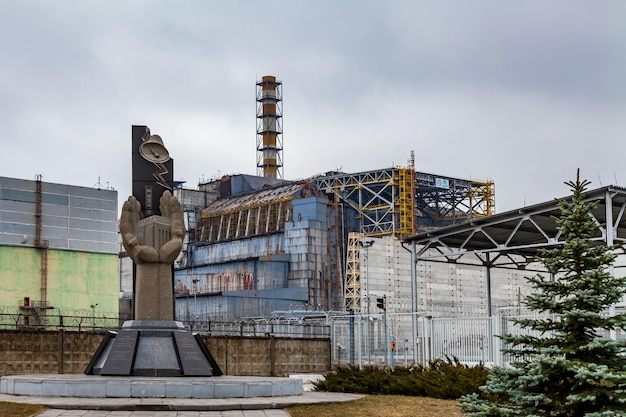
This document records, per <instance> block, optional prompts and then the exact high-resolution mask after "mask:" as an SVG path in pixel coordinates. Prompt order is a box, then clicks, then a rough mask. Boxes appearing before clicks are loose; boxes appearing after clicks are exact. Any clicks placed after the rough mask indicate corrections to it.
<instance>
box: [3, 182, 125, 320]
mask: <svg viewBox="0 0 626 417" xmlns="http://www.w3.org/2000/svg"><path fill="white" fill-rule="evenodd" d="M118 294H119V247H118V243H117V191H114V190H106V189H98V188H87V187H77V186H72V185H62V184H53V183H47V182H43V181H42V180H41V178H40V177H38V178H37V179H35V180H34V181H29V180H23V179H15V178H7V177H0V308H1V309H2V310H1V312H2V318H1V319H2V322H3V323H4V324H7V323H5V322H14V324H15V325H16V326H20V325H30V326H35V325H46V324H49V323H48V322H49V321H54V322H55V324H56V323H57V321H58V317H60V316H66V317H79V316H87V317H92V318H93V317H94V316H96V317H117V316H118V315H119V300H118ZM53 317H54V319H53Z"/></svg>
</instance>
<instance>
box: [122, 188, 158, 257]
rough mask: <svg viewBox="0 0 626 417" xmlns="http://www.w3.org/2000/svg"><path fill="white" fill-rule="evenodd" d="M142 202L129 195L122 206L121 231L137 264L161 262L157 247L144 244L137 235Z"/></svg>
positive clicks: (126, 247) (127, 249) (127, 251)
mask: <svg viewBox="0 0 626 417" xmlns="http://www.w3.org/2000/svg"><path fill="white" fill-rule="evenodd" d="M142 217H143V216H142V213H141V203H139V201H137V199H136V198H135V197H133V196H130V197H128V200H126V201H125V202H124V205H123V206H122V215H121V217H120V233H121V234H122V244H123V245H124V249H126V253H127V254H128V256H130V258H131V259H132V260H133V261H134V262H135V263H137V264H140V263H147V262H159V254H158V252H157V250H156V249H155V248H153V247H152V246H148V245H142V244H141V243H140V242H139V239H137V236H135V233H134V232H135V225H136V224H137V222H138V221H139V220H141V218H142Z"/></svg>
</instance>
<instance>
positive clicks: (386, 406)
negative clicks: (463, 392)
mask: <svg viewBox="0 0 626 417" xmlns="http://www.w3.org/2000/svg"><path fill="white" fill-rule="evenodd" d="M285 411H286V412H287V413H289V415H291V417H319V416H324V417H346V416H359V417H370V416H371V417H381V416H385V417H463V416H464V414H463V413H462V412H461V411H460V410H459V407H458V405H457V401H456V400H438V399H434V398H427V397H406V396H402V395H365V396H364V397H363V398H361V399H358V400H354V401H349V402H345V403H331V404H313V405H299V406H296V407H289V408H286V409H285Z"/></svg>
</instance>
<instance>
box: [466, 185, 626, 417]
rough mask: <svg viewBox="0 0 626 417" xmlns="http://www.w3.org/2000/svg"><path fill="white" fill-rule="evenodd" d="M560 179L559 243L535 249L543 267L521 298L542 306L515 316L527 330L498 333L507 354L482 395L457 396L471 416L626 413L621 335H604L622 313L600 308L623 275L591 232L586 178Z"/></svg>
mask: <svg viewBox="0 0 626 417" xmlns="http://www.w3.org/2000/svg"><path fill="white" fill-rule="evenodd" d="M565 184H566V185H568V186H569V187H571V190H572V193H573V195H572V198H571V200H570V199H564V200H558V206H559V209H560V216H559V217H558V218H557V219H556V222H557V227H558V229H559V230H560V232H561V235H562V237H563V239H564V241H563V244H562V245H561V246H559V247H557V248H554V249H549V250H542V251H541V252H540V253H539V258H540V260H541V262H542V264H543V265H544V266H545V267H546V268H547V270H548V272H549V274H546V275H540V274H538V275H536V276H532V277H528V278H527V279H528V280H529V281H530V283H531V284H532V286H533V288H534V290H535V291H534V293H533V294H531V295H529V296H528V297H526V298H525V300H524V305H525V306H526V307H528V308H529V309H530V310H532V311H534V312H536V313H544V314H541V316H538V315H537V316H536V318H532V319H518V320H514V321H515V322H516V323H518V324H519V325H520V327H521V328H523V329H526V330H530V331H532V332H528V333H531V334H529V335H520V334H517V335H514V334H506V335H503V336H501V338H502V340H503V341H504V342H505V343H506V344H508V346H509V347H510V348H509V349H507V350H505V351H506V352H507V353H509V354H511V355H512V357H513V360H512V362H511V363H510V366H506V367H495V368H494V369H493V370H492V373H491V375H490V377H489V380H488V382H487V384H486V385H484V386H483V387H481V390H482V391H483V392H482V394H481V395H478V394H477V393H475V394H471V395H467V396H464V397H462V398H461V401H460V406H461V409H462V410H463V411H465V412H468V413H470V416H472V417H479V416H480V417H487V416H494V417H495V416H507V417H509V416H542V417H543V416H546V417H547V416H552V417H559V416H568V417H578V416H586V417H609V416H626V349H625V343H624V342H623V341H617V340H613V339H610V338H608V337H607V336H606V335H607V334H608V332H609V331H611V330H618V329H624V328H625V325H626V314H618V315H614V316H609V315H608V314H606V312H607V308H608V307H609V306H611V305H613V304H615V303H617V302H619V301H620V300H621V298H622V295H623V294H624V293H625V292H626V277H624V278H616V277H613V276H612V275H611V273H610V272H609V267H610V266H611V265H613V262H614V261H615V257H616V255H615V253H614V251H613V248H608V247H606V245H594V244H592V242H591V240H590V238H591V237H593V236H594V235H595V234H596V233H597V231H598V226H597V224H596V223H595V221H594V220H593V218H592V216H591V212H592V210H593V209H594V207H595V206H596V204H595V203H588V202H585V199H584V197H585V191H586V189H587V186H588V185H589V184H590V183H589V182H588V181H586V180H585V181H581V180H580V173H577V175H576V181H575V182H571V181H570V182H566V183H565ZM601 336H604V337H601Z"/></svg>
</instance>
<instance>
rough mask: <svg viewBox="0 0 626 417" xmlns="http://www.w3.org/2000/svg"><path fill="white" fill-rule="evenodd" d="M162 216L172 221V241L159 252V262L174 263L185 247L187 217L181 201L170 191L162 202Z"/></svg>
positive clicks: (164, 195) (165, 193)
mask: <svg viewBox="0 0 626 417" xmlns="http://www.w3.org/2000/svg"><path fill="white" fill-rule="evenodd" d="M160 209H161V214H162V215H163V216H164V217H167V218H169V219H170V240H169V241H168V242H166V243H165V244H164V245H163V246H161V249H160V250H159V261H160V262H163V263H171V262H174V260H175V259H176V257H177V256H178V254H179V253H180V250H181V249H182V247H183V237H184V236H185V215H184V214H183V209H182V207H181V206H180V201H178V199H177V198H176V197H174V196H172V193H170V192H169V191H165V192H164V193H163V195H162V196H161V200H160Z"/></svg>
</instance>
